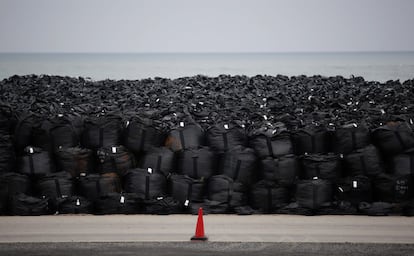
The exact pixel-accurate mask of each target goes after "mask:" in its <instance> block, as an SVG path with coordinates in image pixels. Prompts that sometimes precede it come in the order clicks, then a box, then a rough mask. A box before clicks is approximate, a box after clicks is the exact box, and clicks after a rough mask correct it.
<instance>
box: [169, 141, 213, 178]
mask: <svg viewBox="0 0 414 256" xmlns="http://www.w3.org/2000/svg"><path fill="white" fill-rule="evenodd" d="M216 165H217V164H216V159H215V155H214V153H213V152H212V151H210V148H208V147H201V148H197V149H187V150H184V151H181V152H179V153H178V156H177V170H178V172H179V173H180V174H184V175H188V176H190V177H191V178H194V179H201V178H204V179H207V178H209V177H210V176H212V175H214V174H215V171H216V170H215V169H216Z"/></svg>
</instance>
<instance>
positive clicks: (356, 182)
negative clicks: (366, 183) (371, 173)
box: [352, 180, 358, 188]
mask: <svg viewBox="0 0 414 256" xmlns="http://www.w3.org/2000/svg"><path fill="white" fill-rule="evenodd" d="M352 187H353V188H357V187H358V181H356V180H354V181H352Z"/></svg>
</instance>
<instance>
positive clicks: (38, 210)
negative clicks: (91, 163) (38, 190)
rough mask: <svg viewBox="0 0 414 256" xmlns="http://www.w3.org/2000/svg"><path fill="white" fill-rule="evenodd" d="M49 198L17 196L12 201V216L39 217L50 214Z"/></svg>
mask: <svg viewBox="0 0 414 256" xmlns="http://www.w3.org/2000/svg"><path fill="white" fill-rule="evenodd" d="M48 200H49V199H48V198H37V197H32V196H28V195H25V194H17V195H14V196H12V197H11V199H10V214H11V215H19V216H39V215H46V214H49V213H50V209H49V203H48Z"/></svg>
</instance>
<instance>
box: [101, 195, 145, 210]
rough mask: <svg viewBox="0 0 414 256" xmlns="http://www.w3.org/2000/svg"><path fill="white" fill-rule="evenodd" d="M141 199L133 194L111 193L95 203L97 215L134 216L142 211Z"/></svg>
mask: <svg viewBox="0 0 414 256" xmlns="http://www.w3.org/2000/svg"><path fill="white" fill-rule="evenodd" d="M141 201H142V200H141V199H140V198H139V197H138V195H136V194H133V193H122V194H120V193H111V194H107V195H105V196H100V197H99V198H98V200H96V202H95V214H134V213H139V211H140V209H141Z"/></svg>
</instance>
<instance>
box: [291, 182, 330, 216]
mask: <svg viewBox="0 0 414 256" xmlns="http://www.w3.org/2000/svg"><path fill="white" fill-rule="evenodd" d="M332 199H333V191H332V183H331V182H330V181H329V180H321V179H314V180H301V181H299V182H298V184H297V188H296V200H297V202H298V205H299V207H304V208H308V209H313V210H317V209H319V208H321V207H328V206H330V205H331V203H332Z"/></svg>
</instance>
